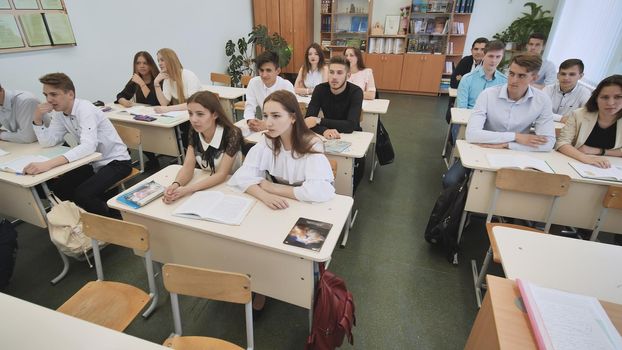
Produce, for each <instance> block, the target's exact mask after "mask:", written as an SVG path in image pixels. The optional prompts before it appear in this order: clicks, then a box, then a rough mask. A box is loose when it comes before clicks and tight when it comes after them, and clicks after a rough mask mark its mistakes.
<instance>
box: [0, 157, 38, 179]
mask: <svg viewBox="0 0 622 350" xmlns="http://www.w3.org/2000/svg"><path fill="white" fill-rule="evenodd" d="M49 159H50V158H48V157H44V156H39V155H37V156H33V155H30V156H22V157H19V158H16V159H13V160H12V161H10V162H6V163H0V170H2V171H6V172H9V173H15V174H22V173H23V171H24V168H25V167H26V165H28V164H30V163H35V162H45V161H46V160H49Z"/></svg>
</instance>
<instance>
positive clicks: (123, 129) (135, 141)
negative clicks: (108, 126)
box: [109, 124, 145, 190]
mask: <svg viewBox="0 0 622 350" xmlns="http://www.w3.org/2000/svg"><path fill="white" fill-rule="evenodd" d="M113 125H114V128H115V129H117V133H118V134H119V137H121V141H123V143H125V145H126V146H127V148H129V149H135V150H138V165H139V168H138V169H137V168H135V167H132V171H131V172H130V174H129V175H127V176H126V177H124V178H123V179H121V180H119V181H117V183H115V184H114V185H112V186H110V188H109V190H110V189H113V188H115V187H121V189H123V190H125V183H126V182H127V181H129V180H131V179H133V178H135V177H136V176H138V175H140V174H142V173H143V172H145V158H144V157H145V156H144V155H143V139H142V132H141V131H140V129H138V128H133V127H131V126H125V125H118V124H113Z"/></svg>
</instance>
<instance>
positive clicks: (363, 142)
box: [236, 122, 374, 158]
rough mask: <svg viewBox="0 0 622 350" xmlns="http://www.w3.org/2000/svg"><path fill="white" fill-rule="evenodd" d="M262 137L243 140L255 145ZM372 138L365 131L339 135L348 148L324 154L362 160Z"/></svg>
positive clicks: (257, 133) (257, 134) (370, 134)
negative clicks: (347, 143)
mask: <svg viewBox="0 0 622 350" xmlns="http://www.w3.org/2000/svg"><path fill="white" fill-rule="evenodd" d="M238 123H239V122H238ZM236 125H237V123H236ZM262 137H263V133H262V132H254V133H251V134H250V135H248V136H246V137H245V138H244V139H245V140H246V142H249V143H257V142H259V140H261V138H262ZM373 138H374V134H373V133H371V132H365V131H355V132H353V133H351V134H341V138H340V139H339V140H342V141H348V142H350V143H352V144H351V145H350V147H348V148H347V149H346V150H344V151H343V152H338V153H337V152H335V153H333V152H326V154H330V155H333V156H337V157H352V158H363V157H364V156H365V153H367V149H368V148H369V145H370V144H371V141H372V139H373Z"/></svg>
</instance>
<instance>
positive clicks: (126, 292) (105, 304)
mask: <svg viewBox="0 0 622 350" xmlns="http://www.w3.org/2000/svg"><path fill="white" fill-rule="evenodd" d="M149 300H151V297H150V296H149V294H147V293H145V291H143V290H141V289H139V288H136V287H134V286H131V285H128V284H125V283H119V282H111V281H92V282H89V283H87V284H86V285H85V286H84V287H82V288H81V289H80V290H79V291H78V292H76V294H74V295H73V296H72V297H71V298H70V299H69V300H67V301H66V302H65V303H64V304H63V305H61V306H60V307H59V308H58V309H57V310H56V311H59V312H62V313H64V314H67V315H70V316H74V317H77V318H80V319H82V320H85V321H89V322H92V323H95V324H98V325H100V326H104V327H107V328H110V329H114V330H117V331H119V332H123V330H124V329H125V328H127V326H128V325H129V324H130V323H131V322H132V320H133V319H134V318H135V317H136V315H138V314H139V313H140V311H141V310H142V309H143V307H144V306H145V305H147V303H148V302H149Z"/></svg>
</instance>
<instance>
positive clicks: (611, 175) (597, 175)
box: [568, 162, 622, 181]
mask: <svg viewBox="0 0 622 350" xmlns="http://www.w3.org/2000/svg"><path fill="white" fill-rule="evenodd" d="M568 164H570V166H571V167H573V168H574V170H576V171H577V173H579V175H581V177H585V178H589V179H598V180H610V181H622V167H619V166H611V167H610V168H599V167H596V166H593V165H590V164H583V163H579V162H569V163H568Z"/></svg>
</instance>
